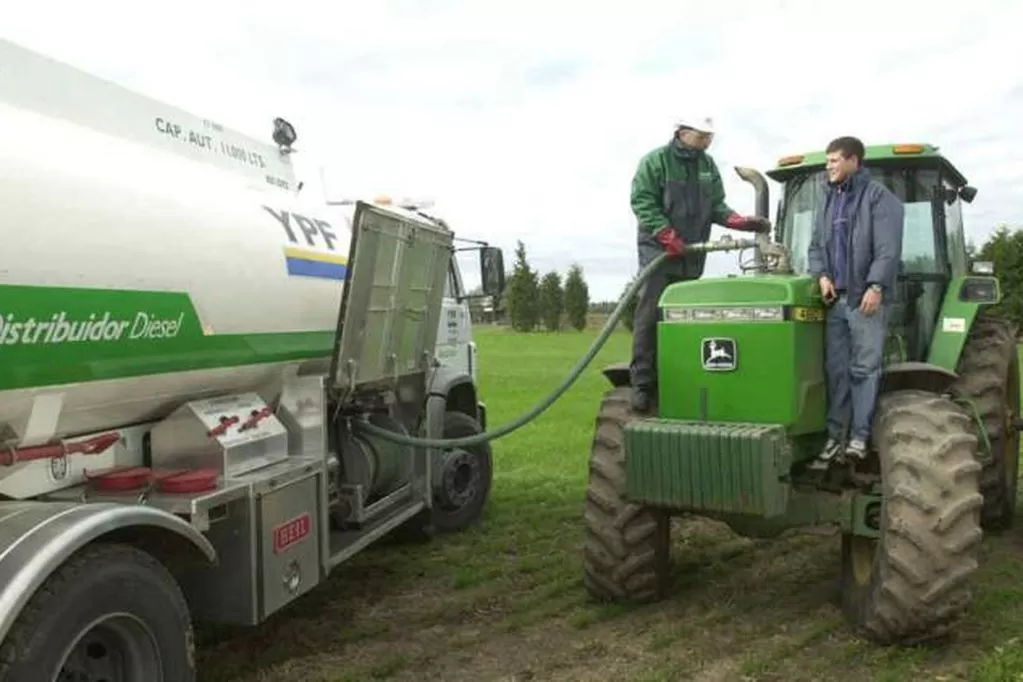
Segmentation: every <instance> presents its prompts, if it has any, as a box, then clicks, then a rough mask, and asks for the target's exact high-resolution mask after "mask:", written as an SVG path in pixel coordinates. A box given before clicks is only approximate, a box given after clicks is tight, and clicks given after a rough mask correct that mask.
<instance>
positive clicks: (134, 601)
mask: <svg viewBox="0 0 1023 682" xmlns="http://www.w3.org/2000/svg"><path fill="white" fill-rule="evenodd" d="M104 619H107V620H104ZM111 652H113V653H114V654H115V655H111ZM119 659H120V660H119ZM62 668H64V670H65V672H66V673H68V674H66V676H62V677H58V672H60V671H61V669H62ZM75 673H77V675H76V674H75ZM58 679H74V680H79V679H81V680H86V679H88V680H109V682H153V681H155V680H160V681H161V682H194V680H195V679H196V669H195V643H194V639H193V634H192V624H191V620H190V618H189V613H188V606H187V604H186V602H185V599H184V597H183V596H182V594H181V590H180V589H179V587H178V585H177V583H176V582H175V581H174V578H173V577H172V576H171V575H170V573H168V571H167V569H166V568H164V567H163V565H162V564H161V563H160V562H159V561H157V560H156V559H154V558H153V557H152V556H150V555H149V554H146V553H145V552H142V551H140V550H138V549H135V548H134V547H130V546H127V545H115V544H97V545H93V546H88V547H86V548H85V549H82V550H80V551H79V552H78V553H77V554H76V555H74V556H72V557H71V558H70V559H69V560H68V561H67V562H66V563H65V564H64V565H63V566H62V567H61V568H60V569H58V570H57V571H56V572H55V573H54V574H53V575H52V576H50V578H49V579H48V580H47V581H46V582H45V583H44V584H43V586H42V587H41V588H40V589H39V590H38V591H37V592H36V593H35V595H33V596H32V598H31V600H30V601H29V602H28V604H26V605H25V609H24V610H23V611H22V612H21V615H20V616H19V617H18V620H17V622H16V623H15V624H14V627H13V628H12V629H11V630H10V631H9V633H8V634H7V638H6V639H5V640H4V642H3V646H2V647H0V682H39V681H40V680H42V681H45V682H49V681H50V680H58Z"/></svg>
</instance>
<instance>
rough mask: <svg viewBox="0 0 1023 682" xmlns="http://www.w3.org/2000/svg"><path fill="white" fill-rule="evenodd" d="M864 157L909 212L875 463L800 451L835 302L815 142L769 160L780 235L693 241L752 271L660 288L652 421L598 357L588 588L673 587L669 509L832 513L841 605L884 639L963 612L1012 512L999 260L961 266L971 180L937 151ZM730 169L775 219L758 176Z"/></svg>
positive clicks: (1011, 360)
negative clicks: (823, 269) (813, 244)
mask: <svg viewBox="0 0 1023 682" xmlns="http://www.w3.org/2000/svg"><path fill="white" fill-rule="evenodd" d="M864 161H865V164H866V166H867V167H868V168H869V169H870V171H871V173H872V174H873V176H874V177H875V178H877V179H879V180H881V181H882V182H884V184H885V185H886V186H887V187H888V188H889V189H890V190H892V191H893V192H894V193H895V194H896V195H897V196H898V197H899V199H900V200H901V201H902V202H903V203H904V205H905V209H906V214H905V232H904V239H903V260H902V268H901V275H900V276H899V279H898V286H897V292H896V295H895V297H893V300H892V303H893V311H892V317H891V324H890V329H889V337H888V340H887V346H886V353H885V369H884V377H883V380H882V387H881V394H880V396H879V402H878V406H877V410H876V414H875V420H874V432H873V436H872V442H871V444H870V453H869V456H868V458H867V459H866V461H865V462H861V463H857V464H855V465H854V464H848V463H842V464H839V465H834V466H832V467H831V468H830V469H828V470H827V471H824V472H821V471H816V470H814V469H813V468H811V467H809V466H808V465H809V463H810V462H811V461H812V460H814V458H815V457H816V455H817V453H818V452H819V451H820V449H821V447H822V446H823V443H824V440H825V438H826V433H825V410H826V386H825V375H824V358H823V351H824V304H823V302H822V299H821V295H820V290H819V288H818V286H817V283H816V281H815V280H814V279H813V278H812V277H811V276H810V275H809V274H808V273H807V268H806V263H807V253H806V252H807V245H808V243H809V239H810V231H811V226H812V224H813V216H814V212H815V211H817V210H819V208H820V207H821V206H822V205H823V199H824V194H823V191H822V183H821V178H822V175H823V167H824V153H823V152H813V153H809V154H805V155H799V156H792V157H786V158H784V159H781V160H780V161H779V163H778V166H777V167H776V168H774V169H773V170H771V171H769V172H768V176H769V177H771V178H772V179H773V180H775V181H777V182H779V183H781V184H782V186H783V190H782V197H781V201H780V202H779V206H778V214H777V217H776V220H775V235H774V238H773V239H772V238H771V237H770V236H769V235H766V234H764V235H758V236H757V237H756V238H755V239H748V240H735V239H732V238H731V237H730V236H725V237H723V238H722V239H720V240H719V241H709V242H706V243H702V244H696V245H689V246H687V248H688V249H689V250H691V251H696V250H703V251H720V250H725V251H727V250H734V249H742V250H752V252H753V257H752V258H751V259H750V260H749V261H748V262H744V263H742V269H743V270H744V274H743V275H740V276H735V275H730V276H727V277H719V278H705V279H702V280H696V281H689V282H681V283H677V284H674V285H672V286H670V287H669V288H668V289H667V290H666V291H665V292H664V294H663V296H662V297H661V299H660V303H659V306H660V309H661V321H660V322H659V323H658V330H657V343H658V353H657V356H658V363H657V365H658V369H657V372H658V392H657V410H656V414H655V415H654V416H643V417H641V416H638V415H634V414H632V413H631V411H630V406H629V404H630V401H629V392H630V389H629V386H628V383H629V380H628V365H627V364H618V365H614V366H611V367H608V368H606V369H605V370H604V374H605V376H606V377H607V379H608V380H609V381H610V383H611V384H612V388H611V389H610V390H608V391H607V393H606V394H605V395H604V397H603V400H602V402H601V405H600V411H599V414H598V416H597V419H596V432H595V434H594V438H593V446H592V452H591V455H590V468H589V472H590V473H589V489H588V494H587V499H586V514H585V519H586V542H585V550H584V565H585V568H584V582H585V585H586V587H587V590H588V591H589V593H590V594H591V595H592V596H594V597H596V598H598V599H601V600H612V601H623V600H627V601H634V602H649V601H653V600H657V599H660V598H662V597H663V596H664V595H665V592H666V587H667V583H668V566H669V548H670V541H669V535H670V531H669V528H670V518H671V516H672V515H677V514H681V513H690V514H697V515H700V516H703V517H707V518H712V519H717V520H720V521H723V522H725V523H726V524H728V525H729V526H730V527H731V528H732V529H733V530H734V531H735V532H737V533H739V534H741V535H745V536H748V537H762V538H764V537H775V536H777V535H778V534H779V533H781V532H782V531H784V530H786V529H789V528H793V527H797V526H806V525H817V524H835V525H837V526H838V527H839V528H840V531H841V542H842V552H841V569H840V571H841V574H840V586H841V588H840V589H841V594H842V597H841V601H842V610H843V612H844V614H845V616H846V617H847V619H848V620H849V621H850V623H851V625H852V626H853V627H854V628H855V629H856V631H858V632H859V633H861V634H862V635H863V636H865V637H867V638H868V639H870V640H873V641H875V642H877V643H880V644H892V643H901V644H911V643H919V642H924V641H928V640H933V639H935V638H938V637H942V636H946V635H948V634H950V633H951V632H952V630H953V629H954V627H955V625H956V623H957V622H958V621H959V620H960V618H961V617H962V616H963V614H964V613H965V611H966V609H967V607H968V604H969V602H970V600H971V598H972V591H971V582H972V581H971V578H972V576H973V574H974V572H975V571H976V570H977V562H978V552H979V545H980V541H981V537H982V534H983V531H982V529H1003V528H1006V527H1008V526H1009V525H1010V524H1011V523H1012V521H1013V517H1014V514H1015V506H1016V481H1017V475H1018V465H1019V430H1020V420H1019V418H1018V417H1019V394H1020V390H1019V365H1018V357H1017V350H1016V333H1015V332H1016V330H1015V328H1014V327H1013V326H1012V325H1010V324H1009V323H1007V322H1005V321H1003V320H1001V319H998V318H996V317H993V316H991V315H988V314H985V310H984V309H985V308H987V307H990V306H991V305H992V304H995V303H997V302H998V301H999V298H1000V296H1001V292H1000V289H999V284H998V279H997V278H996V277H995V276H994V272H993V267H992V265H991V264H990V263H983V262H973V263H970V262H968V255H967V250H966V244H965V237H964V232H963V218H962V202H963V201H965V202H970V201H972V200H973V198H974V197H975V196H976V189H974V188H973V187H970V186H969V185H967V181H966V178H965V177H963V175H962V174H961V173H960V172H959V171H958V170H957V169H956V168H955V167H954V166H953V165H952V163H950V162H949V161H948V159H946V158H945V157H944V156H942V155H941V154H940V153H939V151H938V149H937V148H936V147H934V146H930V145H915V144H913V145H877V146H872V147H868V148H867V151H866V155H865V159H864ZM736 171H737V172H738V174H739V176H740V177H742V178H743V179H744V180H746V181H747V182H750V183H751V184H752V185H753V186H754V188H755V190H756V212H757V214H758V215H761V216H764V217H767V214H768V202H769V200H768V189H767V183H766V182H765V180H764V178H763V176H762V175H761V174H759V173H758V172H756V171H754V170H751V169H747V168H736ZM741 254H742V252H741V251H740V257H741Z"/></svg>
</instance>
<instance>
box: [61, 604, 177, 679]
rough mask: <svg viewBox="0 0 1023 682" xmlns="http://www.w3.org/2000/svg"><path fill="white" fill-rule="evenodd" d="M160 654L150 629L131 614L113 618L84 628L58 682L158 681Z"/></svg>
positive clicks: (67, 658)
mask: <svg viewBox="0 0 1023 682" xmlns="http://www.w3.org/2000/svg"><path fill="white" fill-rule="evenodd" d="M158 650H159V649H158V646H157V644H156V636H155V635H154V634H153V632H152V631H151V630H150V629H149V627H148V626H147V625H145V624H144V623H142V622H141V621H139V620H138V619H136V618H134V617H132V616H130V615H128V614H111V615H109V616H107V617H105V618H101V619H99V620H98V621H97V622H94V623H90V624H89V625H88V626H86V627H85V628H83V631H82V632H80V633H79V636H78V638H77V640H76V642H75V644H74V645H73V646H72V647H71V649H70V651H68V653H67V656H66V658H65V659H64V665H63V667H62V668H61V670H60V673H59V674H58V675H57V677H56V682H131V681H132V680H155V679H157V668H158V667H159V666H158V661H159V658H158V656H157V654H158Z"/></svg>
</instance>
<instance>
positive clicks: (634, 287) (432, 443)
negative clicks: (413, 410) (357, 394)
mask: <svg viewBox="0 0 1023 682" xmlns="http://www.w3.org/2000/svg"><path fill="white" fill-rule="evenodd" d="M690 248H692V247H690ZM692 250H696V249H692ZM666 258H668V255H667V254H666V253H662V254H660V255H658V256H657V257H656V258H655V259H654V260H653V261H651V262H650V264H649V265H647V266H646V267H645V268H643V269H642V270H640V272H639V274H638V275H637V276H636V279H635V280H633V282H632V284H631V285H630V286H629V288H628V289H626V291H625V294H624V295H623V296H622V300H621V301H619V303H618V307H617V308H615V310H614V312H613V313H611V317H609V318H608V319H607V322H606V323H605V324H604V328H603V329H601V330H600V334H598V335H597V338H596V340H595V341H594V342H593V344H592V345H591V346H590V349H589V350H588V351H586V354H585V355H584V356H583V357H582V358H580V360H579V362H577V363H576V365H575V367H573V368H572V370H571V371H570V372H569V373H568V376H567V377H565V379H564V381H562V382H561V385H560V386H558V387H557V388H556V389H554V391H552V392H551V393H549V394H548V395H547V396H545V397H544V399H543V400H541V401H540V402H538V403H537V404H536V405H534V406H533V407H532V409H530V410H529V411H528V412H526V413H525V414H523V415H521V416H520V417H519V418H517V419H515V420H513V421H511V422H509V423H508V424H505V425H504V426H502V427H500V428H497V429H494V430H493V431H486V432H484V433H478V434H476V435H475V436H465V437H464V438H449V439H440V438H417V437H413V436H405V435H403V434H400V433H395V432H394V431H389V430H387V429H382V428H380V427H379V426H377V425H375V424H371V423H370V422H368V421H366V420H365V419H358V420H354V421H353V422H352V426H353V427H354V428H355V429H357V430H359V431H365V432H366V433H369V434H371V435H373V436H377V437H378V438H382V439H384V440H388V441H390V442H392V443H398V444H399V445H406V446H411V447H421V448H439V449H446V448H467V447H472V446H473V445H480V444H481V443H486V442H489V441H492V440H497V439H498V438H501V437H503V436H507V435H508V434H509V433H511V432H513V431H517V430H518V429H521V428H522V427H523V426H525V425H526V424H528V423H529V422H531V421H533V420H534V419H536V418H537V417H539V416H540V415H541V414H542V413H543V412H544V410H546V409H547V408H548V407H550V406H551V405H553V404H554V402H555V401H556V400H557V399H558V398H560V397H561V396H562V394H563V393H564V392H565V391H567V390H568V389H569V387H571V386H572V384H574V383H575V381H576V379H578V378H579V376H580V375H581V374H582V373H583V370H584V369H586V367H587V365H589V364H590V363H591V362H592V361H593V358H594V357H596V355H597V353H598V352H600V349H601V348H603V346H604V344H605V343H607V340H608V338H609V337H610V336H611V332H612V331H614V328H615V326H616V325H617V324H618V321H619V320H620V319H621V317H622V315H624V314H625V308H626V306H627V305H628V303H629V301H630V300H631V299H632V297H633V296H635V295H636V292H637V291H639V287H640V286H642V284H643V282H645V281H646V280H647V279H648V278H649V277H650V275H651V274H652V273H653V271H654V270H655V269H656V268H657V267H658V266H659V265H660V264H661V263H662V262H663V261H664V260H665V259H666Z"/></svg>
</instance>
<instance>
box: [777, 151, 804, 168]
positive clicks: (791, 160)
mask: <svg viewBox="0 0 1023 682" xmlns="http://www.w3.org/2000/svg"><path fill="white" fill-rule="evenodd" d="M798 163H803V155H802V154H793V155H792V156H783V157H781V158H780V159H778V165H779V166H795V165H796V164H798Z"/></svg>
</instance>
